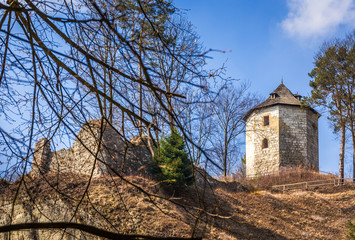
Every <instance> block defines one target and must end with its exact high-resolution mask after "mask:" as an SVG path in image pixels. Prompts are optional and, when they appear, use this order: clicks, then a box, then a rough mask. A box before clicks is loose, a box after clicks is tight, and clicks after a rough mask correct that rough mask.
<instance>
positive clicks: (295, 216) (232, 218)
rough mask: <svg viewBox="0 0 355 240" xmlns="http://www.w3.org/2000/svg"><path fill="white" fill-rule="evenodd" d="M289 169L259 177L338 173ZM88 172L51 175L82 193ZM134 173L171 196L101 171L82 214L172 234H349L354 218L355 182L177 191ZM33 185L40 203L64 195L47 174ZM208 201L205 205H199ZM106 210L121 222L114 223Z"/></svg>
mask: <svg viewBox="0 0 355 240" xmlns="http://www.w3.org/2000/svg"><path fill="white" fill-rule="evenodd" d="M287 173H288V175H287V176H286V171H284V172H281V173H280V174H279V175H278V176H273V177H274V178H271V176H262V177H263V178H262V177H260V178H259V183H260V182H261V181H262V180H263V181H264V182H263V184H264V186H265V185H266V183H268V186H270V185H273V184H279V183H285V181H286V182H293V181H297V182H298V181H300V180H301V181H304V180H315V179H319V178H321V177H324V178H326V177H330V176H327V175H322V174H318V173H310V172H307V171H303V170H302V169H296V171H294V172H293V173H290V172H287ZM283 174H285V175H283ZM86 179H87V177H85V176H81V177H80V176H76V175H73V176H70V175H64V176H61V180H63V181H59V182H57V181H56V176H48V181H49V182H50V183H51V185H52V186H54V188H55V189H56V190H60V191H61V192H63V193H64V194H67V195H69V196H70V197H72V198H75V199H78V198H80V195H81V194H82V193H83V190H84V189H85V183H86ZM127 180H129V181H130V182H132V183H134V184H136V185H137V186H139V187H140V188H142V189H144V190H145V191H147V192H150V193H151V194H158V195H161V196H163V198H157V197H152V198H149V197H148V196H147V195H145V194H143V193H142V192H141V191H139V190H137V188H135V187H133V186H131V185H129V184H126V183H125V182H124V181H121V180H120V179H119V178H114V179H112V181H107V179H105V178H95V179H93V182H92V184H91V186H90V188H89V196H90V202H89V201H88V199H87V198H85V199H84V201H83V203H82V206H81V207H80V209H79V210H80V211H79V212H78V216H79V217H81V218H80V219H83V220H85V221H87V223H88V224H93V225H95V226H98V227H100V228H105V229H107V230H111V231H118V232H121V233H133V234H134V233H137V234H150V235H154V236H166V237H167V236H170V237H174V236H179V237H188V236H191V233H192V231H195V230H194V229H195V227H196V232H197V235H198V236H204V237H205V239H221V240H222V239H280V240H287V239H312V240H314V239H319V240H324V239H329V240H331V239H344V240H345V239H346V234H347V233H348V231H349V228H348V225H347V222H348V220H350V219H352V216H353V213H354V211H355V184H352V185H350V184H349V185H346V186H339V187H336V188H334V187H330V186H328V187H324V188H319V189H318V190H316V191H299V192H288V193H285V194H275V193H270V192H268V191H261V192H249V191H241V186H242V185H240V184H239V183H236V182H233V181H227V180H225V181H223V182H222V181H217V182H214V183H213V184H211V186H209V187H208V188H207V189H203V188H201V189H199V190H198V192H199V195H198V196H197V195H196V189H194V187H190V188H187V189H186V191H184V192H183V193H182V194H181V195H180V196H179V197H173V196H171V195H170V194H168V193H166V192H164V191H163V190H162V189H160V188H159V185H158V184H157V182H155V181H154V180H152V179H148V178H144V177H140V176H130V177H127ZM214 181H216V180H214ZM244 181H245V182H248V184H250V185H252V187H255V189H256V187H257V186H261V184H259V185H257V184H256V182H253V181H255V180H244ZM15 187H16V184H11V185H10V186H9V187H8V188H7V190H6V197H9V195H11V194H13V193H14V191H15V189H16V188H15ZM27 187H28V191H30V192H31V194H33V195H34V196H36V199H35V200H36V204H37V205H39V206H43V207H47V206H49V205H48V204H49V203H51V201H50V199H52V200H53V201H54V200H56V195H57V196H58V194H57V193H56V190H55V189H54V188H52V187H48V186H46V185H45V184H43V180H41V179H33V181H31V182H30V183H29V184H28V186H27ZM198 188H200V187H198ZM23 190H24V189H23ZM45 196H49V198H50V199H47V197H45ZM2 197H5V196H4V194H0V200H1V198H2ZM164 198H167V199H168V200H164ZM57 202H63V203H62V205H61V209H62V210H61V211H62V212H66V211H67V212H68V214H69V215H71V214H72V210H73V206H75V204H76V203H77V200H72V199H67V200H65V201H64V199H63V201H57ZM91 204H93V206H95V208H96V210H98V211H99V212H100V215H99V214H98V213H97V212H96V210H94V209H93V207H92V205H91ZM179 206H184V207H179ZM200 207H201V208H203V211H198V210H197V209H198V208H200ZM0 212H1V201H0ZM191 214H192V215H194V216H192V215H191ZM102 216H105V217H106V219H107V220H108V221H109V222H110V223H111V224H112V225H113V226H114V227H111V225H109V224H107V222H106V220H104V219H103V218H102ZM196 216H199V217H200V220H199V221H196V219H195V217H196ZM80 221H81V220H80Z"/></svg>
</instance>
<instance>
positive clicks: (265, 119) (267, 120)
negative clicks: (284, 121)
mask: <svg viewBox="0 0 355 240" xmlns="http://www.w3.org/2000/svg"><path fill="white" fill-rule="evenodd" d="M269 123H270V122H269V116H264V121H263V125H264V126H269Z"/></svg>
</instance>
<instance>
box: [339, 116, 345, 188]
mask: <svg viewBox="0 0 355 240" xmlns="http://www.w3.org/2000/svg"><path fill="white" fill-rule="evenodd" d="M340 131H341V133H340V134H341V135H340V139H341V140H340V154H339V178H340V182H341V183H343V182H344V153H345V124H344V123H342V124H341V126H340Z"/></svg>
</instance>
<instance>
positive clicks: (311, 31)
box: [281, 0, 355, 38]
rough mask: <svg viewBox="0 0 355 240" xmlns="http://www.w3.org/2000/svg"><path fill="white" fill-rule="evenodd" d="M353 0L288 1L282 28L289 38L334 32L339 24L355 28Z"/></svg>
mask: <svg viewBox="0 0 355 240" xmlns="http://www.w3.org/2000/svg"><path fill="white" fill-rule="evenodd" d="M354 1H355V0H288V7H289V13H288V16H287V18H286V19H285V20H283V21H282V23H281V26H282V28H283V29H284V30H285V31H286V32H287V33H288V34H290V35H291V36H296V37H301V38H309V37H317V36H323V35H325V34H327V33H330V32H332V31H335V30H336V29H337V27H338V26H339V25H341V24H344V25H352V27H355V8H354V5H355V4H354Z"/></svg>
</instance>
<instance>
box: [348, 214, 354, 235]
mask: <svg viewBox="0 0 355 240" xmlns="http://www.w3.org/2000/svg"><path fill="white" fill-rule="evenodd" d="M349 226H350V232H349V237H350V239H352V240H355V216H354V220H353V222H350V221H349Z"/></svg>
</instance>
